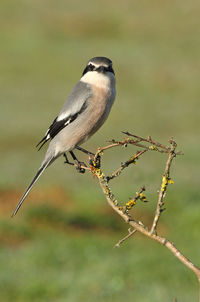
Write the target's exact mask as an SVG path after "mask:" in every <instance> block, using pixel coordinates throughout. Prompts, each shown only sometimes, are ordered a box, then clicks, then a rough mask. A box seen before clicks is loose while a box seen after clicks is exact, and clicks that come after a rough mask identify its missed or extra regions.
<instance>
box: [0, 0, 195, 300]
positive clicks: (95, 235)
mask: <svg viewBox="0 0 200 302" xmlns="http://www.w3.org/2000/svg"><path fill="white" fill-rule="evenodd" d="M0 14H1V16H0V28H1V29H0V31H1V33H0V34H1V36H0V56H1V60H0V71H1V77H0V100H1V113H0V114H1V117H0V127H1V128H0V129H1V135H0V156H1V177H0V297H1V298H0V300H1V301H5V302H6V301H20V302H21V301H72V302H73V301H87V302H90V301H91V302H92V301H105V302H110V301H116V302H118V301H122V300H126V301H127V302H128V301H142V302H146V301H155V302H156V301H163V302H165V301H174V299H175V297H177V298H178V301H182V302H183V301H197V291H198V289H197V281H196V278H195V276H193V274H192V273H191V272H190V271H189V270H188V269H187V268H185V267H184V266H183V265H182V264H181V263H179V262H178V260H176V259H175V258H174V256H173V255H171V254H170V253H169V251H168V250H166V249H165V248H163V247H161V246H159V245H158V244H157V243H155V242H151V241H150V240H149V239H147V238H144V237H143V236H142V235H139V234H137V235H135V237H134V238H132V239H130V240H128V241H127V242H125V243H124V244H123V245H122V246H121V247H120V248H119V249H113V246H114V244H115V243H116V242H117V241H118V240H119V239H121V238H122V237H123V236H124V235H125V234H126V233H127V228H128V226H127V225H125V224H124V222H123V221H121V219H120V218H119V217H118V216H117V215H115V214H114V213H113V211H112V210H111V209H110V208H109V207H108V205H107V204H106V201H105V198H104V196H103V194H102V192H101V190H100V188H99V186H98V183H97V180H96V179H93V178H92V177H91V175H90V173H86V174H85V175H81V174H78V173H77V172H76V171H75V170H74V169H73V167H69V166H67V167H66V166H65V165H64V164H63V159H62V158H60V159H58V160H57V162H56V163H55V164H54V165H52V166H51V167H50V168H49V169H48V170H47V171H46V172H45V174H44V175H43V176H42V177H41V179H40V181H39V182H38V184H37V186H36V187H35V188H34V190H33V191H32V192H31V194H30V195H29V197H28V198H27V200H26V202H25V204H24V205H23V208H22V209H21V210H20V212H19V214H18V215H17V216H16V218H15V219H12V220H11V219H10V214H11V212H12V211H13V209H14V207H15V206H16V204H17V202H18V201H19V198H20V197H21V195H22V193H23V192H24V190H25V188H26V186H27V185H28V183H29V181H30V180H31V178H32V177H33V175H34V173H35V172H36V170H37V168H38V167H39V165H40V163H41V161H42V159H43V156H44V152H45V150H41V151H40V152H37V151H36V149H35V145H36V144H37V142H38V141H39V140H40V139H41V137H42V136H43V134H44V133H45V131H46V129H47V127H48V126H49V124H50V123H51V122H52V120H53V119H54V118H55V115H56V114H57V112H59V110H60V108H61V106H62V104H63V102H64V100H65V98H66V95H67V94H68V92H69V91H70V89H71V88H72V86H73V85H74V84H75V83H76V81H77V80H78V79H79V78H80V75H81V72H82V70H83V68H84V66H85V64H86V62H87V60H88V59H90V58H91V57H93V56H98V55H100V56H101V55H102V56H108V57H109V58H111V59H112V61H113V65H114V69H115V72H116V77H117V99H116V103H115V105H114V107H113V109H112V112H111V115H110V117H109V119H108V121H107V122H106V124H105V125H104V126H103V128H102V129H101V130H100V131H99V132H98V133H97V134H96V135H95V136H94V137H93V138H92V139H91V140H90V141H89V142H87V143H86V144H85V147H86V148H88V149H90V150H91V151H95V150H96V148H97V147H98V146H99V145H101V146H102V145H105V144H106V141H107V140H109V139H112V138H115V139H121V138H122V137H123V136H122V134H121V131H122V130H129V131H130V132H134V133H135V134H137V135H141V136H147V135H151V136H152V137H153V138H154V139H156V140H159V141H161V142H162V143H167V141H168V139H169V138H170V137H172V136H173V137H174V139H175V140H176V141H177V143H178V147H179V149H181V150H182V151H183V152H184V156H181V157H178V158H177V159H176V160H175V163H174V165H173V169H172V178H173V179H174V180H175V184H174V185H173V186H170V187H169V191H168V194H167V197H166V206H167V210H166V211H165V212H164V214H163V216H162V219H161V223H160V233H161V234H162V235H164V236H166V237H167V238H169V239H170V240H172V241H173V242H175V244H176V246H177V247H178V248H180V249H181V250H182V252H183V253H184V254H185V255H186V256H188V257H189V258H191V259H192V260H193V261H194V263H196V264H197V265H199V264H200V261H199V239H200V235H199V228H200V219H199V216H200V214H199V213H200V203H199V197H200V193H199V151H200V142H199V109H200V108H199V98H200V85H199V78H200V71H199V67H200V64H199V54H200V18H199V15H200V3H199V2H198V1H196V0H191V1H184V0H183V1H159V0H153V1H147V0H146V1H145V0H144V1H143V0H142V1H141V0H140V1H132V0H125V1H119V0H115V1H112V0H110V1H104V0H101V1H89V0H85V1H81V0H77V1H76V0H75V1H72V0H70V1H64V0H61V1H52V0H48V1H47V0H46V1H38V0H34V1H33V0H29V1H27V0H21V1H20V0H18V1H14V0H1V4H0ZM135 151H136V149H135V148H133V147H132V148H131V147H130V148H126V149H121V150H111V151H109V152H107V153H106V154H105V155H104V168H105V170H106V171H107V172H109V171H112V170H114V169H116V168H117V167H118V166H119V164H120V162H122V161H124V160H125V159H127V158H128V157H129V156H130V155H131V154H133V153H134V152H135ZM79 157H80V158H81V159H82V160H87V158H86V157H84V155H80V156H79ZM165 159H166V157H165V156H164V155H160V154H157V153H153V152H152V153H149V154H148V155H147V154H146V155H145V156H144V159H143V160H140V161H139V163H138V165H137V166H133V167H130V168H129V169H127V171H126V172H125V173H124V175H123V176H122V177H121V179H117V180H115V181H113V183H112V189H113V191H114V192H115V193H116V196H117V198H118V200H119V201H120V202H121V203H123V202H125V201H127V200H128V198H129V197H131V196H133V195H134V194H135V192H136V191H137V190H138V188H139V187H140V186H141V185H143V184H145V185H146V188H147V192H146V195H147V198H148V199H149V200H150V202H149V203H147V204H142V203H138V205H137V206H136V207H135V209H134V212H133V215H134V217H137V219H140V220H141V221H143V222H145V223H146V224H147V225H150V223H151V219H152V217H153V211H154V207H155V204H156V198H157V190H158V188H159V185H160V175H161V173H162V171H163V168H164V164H165V163H164V161H165Z"/></svg>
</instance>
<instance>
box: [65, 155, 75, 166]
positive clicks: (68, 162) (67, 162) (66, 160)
mask: <svg viewBox="0 0 200 302" xmlns="http://www.w3.org/2000/svg"><path fill="white" fill-rule="evenodd" d="M63 156H64V158H65V161H64V164H68V165H71V166H74V163H71V162H70V161H69V160H68V157H67V155H66V154H65V153H64V154H63Z"/></svg>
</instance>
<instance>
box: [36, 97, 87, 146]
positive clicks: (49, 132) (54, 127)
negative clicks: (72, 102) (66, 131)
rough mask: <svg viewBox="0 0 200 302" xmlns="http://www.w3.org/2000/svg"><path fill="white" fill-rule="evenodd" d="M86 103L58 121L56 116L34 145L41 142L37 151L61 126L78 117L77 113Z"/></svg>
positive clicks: (84, 107) (83, 108)
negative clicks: (74, 112) (75, 111)
mask: <svg viewBox="0 0 200 302" xmlns="http://www.w3.org/2000/svg"><path fill="white" fill-rule="evenodd" d="M86 103H87V102H85V103H84V104H83V106H82V107H81V110H80V111H79V112H77V113H76V114H74V115H70V116H67V117H66V118H64V119H62V120H60V121H58V120H57V119H58V117H56V118H55V120H54V121H53V123H52V124H51V125H50V127H49V129H48V130H47V132H46V134H45V136H44V137H43V138H42V139H41V141H40V142H39V143H38V144H37V146H36V147H38V146H39V145H40V144H41V145H40V147H39V149H38V151H39V150H40V149H41V148H42V147H43V146H44V144H46V142H48V141H49V140H50V139H53V138H54V137H55V136H56V135H57V134H58V133H59V132H60V131H61V130H62V129H63V128H65V127H67V125H69V124H71V123H72V122H73V121H74V120H75V119H76V118H77V117H78V115H79V114H80V113H82V112H83V111H84V110H85V109H86V107H87V105H86Z"/></svg>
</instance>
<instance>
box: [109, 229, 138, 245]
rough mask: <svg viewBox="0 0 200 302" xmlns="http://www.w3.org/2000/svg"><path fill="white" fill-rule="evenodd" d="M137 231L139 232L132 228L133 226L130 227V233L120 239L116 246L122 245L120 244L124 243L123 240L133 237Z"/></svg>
mask: <svg viewBox="0 0 200 302" xmlns="http://www.w3.org/2000/svg"><path fill="white" fill-rule="evenodd" d="M135 232H137V230H132V231H131V228H129V229H128V235H126V236H125V237H124V238H122V239H120V240H119V241H118V242H117V243H116V244H115V245H114V247H120V245H121V244H122V242H124V241H125V240H126V239H128V238H129V237H131V236H132V235H133V234H135Z"/></svg>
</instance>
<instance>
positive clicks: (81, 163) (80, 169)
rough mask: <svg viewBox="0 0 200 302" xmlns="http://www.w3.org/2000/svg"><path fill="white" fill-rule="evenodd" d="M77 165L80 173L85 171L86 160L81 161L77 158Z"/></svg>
mask: <svg viewBox="0 0 200 302" xmlns="http://www.w3.org/2000/svg"><path fill="white" fill-rule="evenodd" d="M74 162H75V167H76V170H77V171H78V172H79V173H82V174H83V173H85V168H84V167H87V165H86V164H85V163H84V162H81V161H79V160H77V159H76V160H75V161H74Z"/></svg>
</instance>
